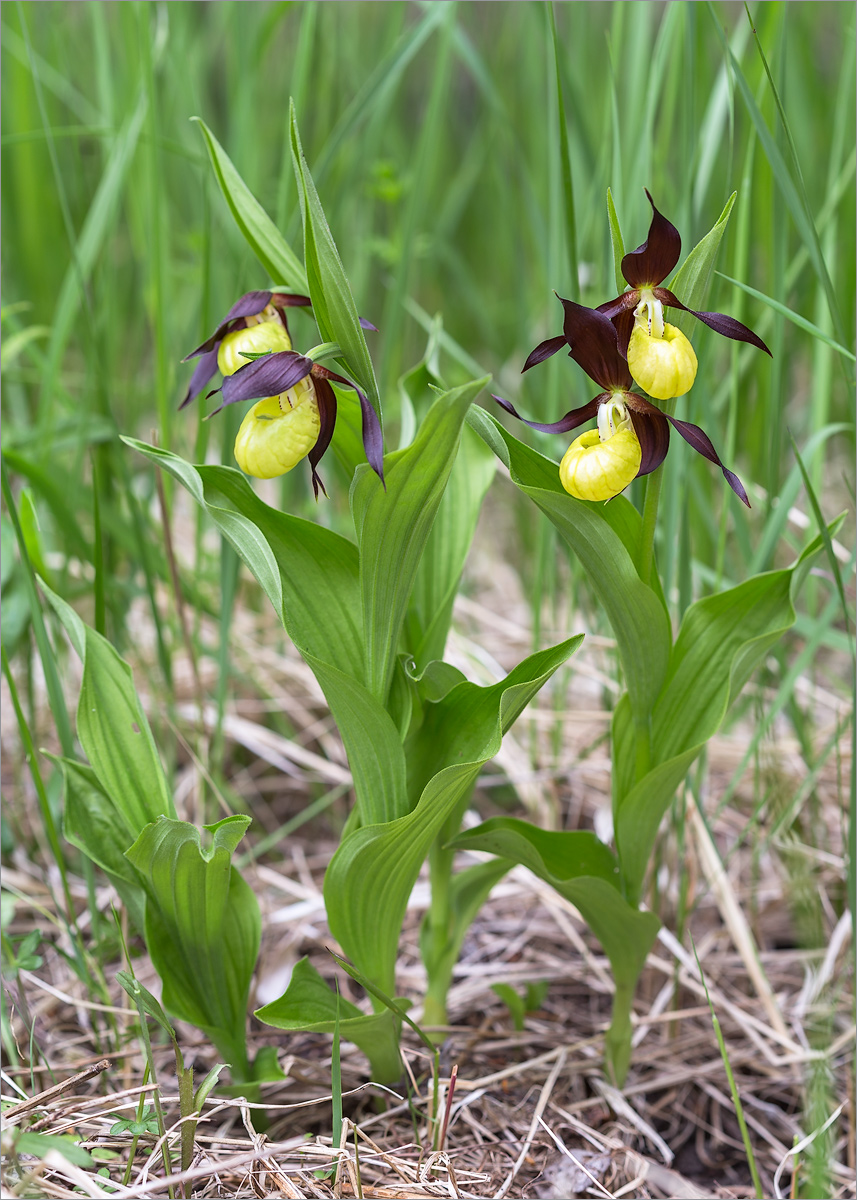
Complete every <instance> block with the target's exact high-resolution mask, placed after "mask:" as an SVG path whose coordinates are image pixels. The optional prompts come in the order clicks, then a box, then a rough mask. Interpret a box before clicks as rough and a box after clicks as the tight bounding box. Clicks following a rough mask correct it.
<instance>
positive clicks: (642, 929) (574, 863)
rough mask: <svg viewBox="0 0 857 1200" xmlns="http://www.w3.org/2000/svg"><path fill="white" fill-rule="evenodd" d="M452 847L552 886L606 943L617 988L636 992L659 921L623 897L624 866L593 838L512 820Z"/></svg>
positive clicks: (495, 820) (488, 824) (488, 825)
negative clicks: (498, 860) (493, 858)
mask: <svg viewBox="0 0 857 1200" xmlns="http://www.w3.org/2000/svg"><path fill="white" fill-rule="evenodd" d="M450 845H451V846H453V847H454V848H455V849H458V850H484V851H487V852H488V853H489V854H497V855H499V856H501V857H502V858H505V859H511V860H512V862H516V863H521V864H522V865H523V866H525V867H528V868H529V869H530V870H531V871H532V872H533V874H534V875H537V876H538V877H539V879H543V880H544V881H545V882H546V883H549V884H550V885H551V887H553V888H554V889H555V890H556V891H557V892H559V894H560V895H561V896H564V897H565V898H566V900H570V901H571V903H572V904H573V905H574V906H575V908H576V909H577V910H578V911H579V912H580V914H581V916H582V917H583V919H584V920H585V921H586V923H587V925H588V926H589V928H590V929H591V930H592V932H593V933H594V934H595V936H596V937H597V938H598V940H599V941H600V942H601V945H602V946H603V947H604V952H605V954H606V955H607V957H608V958H609V959H610V965H611V967H612V969H613V977H614V979H615V981H616V986H617V988H624V987H628V986H630V987H632V988H633V986H634V984H635V983H636V981H637V977H638V976H639V974H640V971H641V970H642V968H643V964H644V963H645V961H646V956H647V955H648V953H649V950H650V949H651V946H652V943H653V941H654V940H655V936H656V935H657V932H658V929H659V928H660V921H659V920H658V918H657V917H656V916H655V915H654V913H649V912H640V911H639V910H638V909H636V908H632V907H631V905H630V904H629V903H628V901H627V900H626V899H625V898H624V897H623V895H622V893H621V891H620V890H619V863H618V862H617V860H616V857H615V856H614V855H613V853H612V852H611V851H610V850H609V849H608V847H607V846H605V845H604V844H603V843H602V842H599V841H598V839H597V838H596V836H595V834H594V833H589V832H586V831H584V830H574V831H561V832H557V831H550V830H545V829H538V828H537V827H536V826H535V825H530V824H529V823H528V822H527V821H519V820H517V819H516V818H513V817H492V818H491V820H489V821H484V822H483V823H482V824H481V825H477V826H476V828H475V829H468V830H467V831H466V832H464V833H460V834H459V835H458V837H456V838H454V839H453V840H452V842H451V843H450Z"/></svg>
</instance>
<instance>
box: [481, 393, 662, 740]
mask: <svg viewBox="0 0 857 1200" xmlns="http://www.w3.org/2000/svg"><path fill="white" fill-rule="evenodd" d="M468 423H469V424H471V425H472V427H473V428H474V429H475V430H476V432H477V433H479V435H480V436H481V437H483V438H484V439H485V441H486V442H487V443H488V445H489V446H490V447H491V449H492V450H493V451H494V453H495V454H496V455H497V456H498V458H500V459H501V461H502V462H504V463H505V464H506V466H507V467H508V468H509V474H510V476H511V479H512V482H513V483H514V484H515V485H516V486H517V487H518V488H520V490H521V491H522V492H523V493H524V494H525V495H527V496H529V497H530V498H531V499H532V500H533V501H534V502H535V503H536V504H537V505H538V507H539V508H540V509H541V510H542V512H544V513H545V515H546V516H547V517H548V518H549V519H550V521H551V522H552V523H553V524H554V525H555V526H556V528H557V529H558V530H559V532H560V534H561V536H562V538H563V540H564V541H565V542H566V543H567V544H568V545H569V546H570V548H571V549H572V550H573V551H574V554H575V555H576V557H577V558H578V559H579V561H580V563H581V565H582V567H583V569H584V570H585V571H586V574H587V576H588V578H589V581H590V583H591V585H592V588H593V591H594V592H595V594H596V595H597V597H598V600H599V602H600V604H601V605H602V607H603V608H604V611H605V613H606V614H607V617H608V619H609V620H610V624H611V626H612V628H613V632H614V634H615V636H616V641H617V644H618V648H619V654H620V657H621V660H622V667H623V670H624V673H625V683H626V685H627V688H628V692H629V694H630V697H631V706H632V710H633V712H634V715H635V717H637V718H638V719H639V720H640V721H641V722H646V721H647V720H648V717H649V714H650V713H651V711H652V709H653V707H654V705H655V702H656V700H657V697H658V695H659V693H660V690H661V686H662V684H663V681H664V677H665V675H666V671H667V663H668V661H669V653H670V642H671V633H670V624H669V618H668V616H667V612H666V607H665V605H664V603H663V597H662V596H661V595H659V593H658V592H656V591H655V590H654V589H653V588H652V587H649V586H648V584H645V583H643V581H642V580H641V579H640V576H639V574H638V573H637V567H636V562H637V556H638V553H639V544H640V526H641V522H640V516H639V514H638V513H637V511H636V509H635V508H634V506H633V505H632V504H631V503H630V501H628V500H626V499H625V498H624V497H623V496H616V497H615V498H614V499H613V500H611V501H610V502H609V503H608V504H593V503H589V502H588V501H585V500H575V499H574V498H573V497H572V496H569V495H568V493H567V492H565V491H564V490H563V488H562V485H561V484H560V482H559V470H558V467H557V464H556V463H554V462H552V461H551V460H550V459H549V458H545V457H544V456H543V455H541V454H539V453H538V452H537V451H535V450H532V449H530V447H528V446H525V445H524V443H523V442H521V441H519V440H518V438H516V437H515V436H514V435H513V434H511V433H509V432H508V430H506V429H504V428H503V426H502V425H501V424H500V423H499V421H496V420H495V419H494V418H493V417H492V416H490V415H489V414H488V413H487V412H485V411H484V410H483V409H477V408H474V409H472V410H471V413H470V416H469V418H468Z"/></svg>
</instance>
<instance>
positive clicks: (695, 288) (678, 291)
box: [670, 192, 738, 336]
mask: <svg viewBox="0 0 857 1200" xmlns="http://www.w3.org/2000/svg"><path fill="white" fill-rule="evenodd" d="M737 195H738V193H737V192H733V193H732V195H731V196H730V197H729V199H728V200H727V201H726V204H725V206H724V208H723V212H722V213H721V214H720V216H719V217H718V218H717V220H716V222H715V223H714V226H713V227H712V228H711V229H710V230H709V231H708V233H707V234H706V235H705V237H704V238H701V239H700V241H698V242H697V244H696V245H695V246H694V248H693V249H692V250H691V252H690V254H688V256H687V258H686V259H685V260H684V262H683V263H682V265H681V267H680V268H679V270H678V271H677V272H676V274H675V276H674V277H673V280H672V282H671V284H670V290H671V291H672V292H674V293H675V295H676V296H678V298H679V300H681V302H682V304H686V305H687V307H688V308H695V309H701V308H702V306H703V303H704V301H705V297H706V296H707V294H708V288H709V286H710V283H711V276H712V274H713V272H714V260H715V259H716V258H717V251H718V250H719V248H720V242H721V241H722V239H723V235H724V233H725V232H726V226H727V224H728V222H729V214H730V213H731V212H732V206H733V205H734V203H735V197H736V196H737ZM670 320H671V321H672V322H673V324H675V325H677V326H678V327H679V328H680V329H681V330H682V332H683V333H685V334H686V335H687V336H690V334H691V333H692V332H693V328H694V326H695V324H696V318H695V317H693V316H691V314H690V313H683V312H676V313H673V314H672V316H671V317H670Z"/></svg>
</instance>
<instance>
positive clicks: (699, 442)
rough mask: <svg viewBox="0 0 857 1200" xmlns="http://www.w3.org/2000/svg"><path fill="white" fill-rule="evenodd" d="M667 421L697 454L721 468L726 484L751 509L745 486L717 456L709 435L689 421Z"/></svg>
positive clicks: (673, 419) (675, 419) (671, 418)
mask: <svg viewBox="0 0 857 1200" xmlns="http://www.w3.org/2000/svg"><path fill="white" fill-rule="evenodd" d="M667 420H668V421H669V422H670V424H671V425H672V427H673V429H675V430H677V431H678V432H679V433H680V434H681V436H682V437H683V438H684V440H685V441H686V442H687V444H688V445H689V446H692V447H693V448H694V450H695V451H696V452H697V454H701V455H702V457H703V458H707V459H708V461H709V462H712V463H714V465H715V466H717V467H719V468H720V470H721V471H722V472H723V474H724V476H725V477H726V482H727V483H728V484H729V486H730V487H731V489H732V491H733V492H734V493H735V495H736V496H737V497H738V499H739V500H741V501H742V502H743V503H744V504H746V505H747V507H748V508H749V507H750V501H749V500H748V499H747V493H746V492H745V491H744V485H743V483H742V482H741V480H740V479H739V478H738V476H737V475H734V474H733V473H732V471H728V470H727V469H726V467H724V465H723V463H722V462H721V461H720V458H719V456H718V454H717V451H716V450H715V449H714V447H713V446H712V444H711V439H710V438H709V436H708V434H707V433H704V432H703V430H701V429H700V428H699V426H698V425H691V423H690V422H689V421H679V420H677V418H676V417H668V418H667Z"/></svg>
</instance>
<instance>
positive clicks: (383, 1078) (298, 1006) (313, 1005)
mask: <svg viewBox="0 0 857 1200" xmlns="http://www.w3.org/2000/svg"><path fill="white" fill-rule="evenodd" d="M401 1003H402V1004H407V1003H408V1001H406V1000H403V1001H402V1002H401ZM256 1016H257V1017H258V1018H259V1020H260V1021H263V1022H264V1023H265V1024H266V1025H272V1026H273V1027H274V1028H275V1029H285V1030H289V1031H291V1032H302V1033H333V1032H334V1030H335V1029H336V1027H337V1024H338V1027H339V1033H340V1037H342V1038H343V1039H345V1040H347V1041H350V1042H354V1044H355V1045H356V1046H358V1047H359V1048H360V1049H361V1050H362V1051H363V1053H364V1054H365V1055H366V1057H367V1058H368V1059H369V1063H370V1066H371V1068H372V1077H373V1078H374V1079H376V1080H377V1081H378V1082H379V1083H389V1082H392V1081H395V1080H397V1079H398V1078H399V1076H400V1074H401V1056H400V1054H399V1028H400V1024H401V1023H400V1021H399V1020H398V1018H397V1017H396V1016H395V1015H394V1014H393V1013H392V1012H391V1011H390V1010H389V1009H387V1008H385V1009H384V1010H383V1011H382V1012H377V1013H363V1012H361V1011H360V1009H359V1008H358V1007H357V1006H356V1005H355V1004H352V1003H351V1002H350V1001H349V1000H346V999H344V998H343V997H342V996H338V995H337V994H336V992H334V991H333V990H332V988H330V987H329V986H328V985H327V984H326V983H325V981H324V980H323V979H322V977H321V975H320V974H319V973H318V971H317V970H316V969H315V967H314V966H313V965H312V963H311V962H310V961H309V959H308V958H302V959H300V960H299V961H298V962H297V963H295V966H294V969H293V971H292V977H291V979H290V980H289V985H288V987H287V988H286V990H285V992H284V993H283V994H282V996H280V997H279V999H278V1000H272V1001H271V1003H270V1004H266V1005H264V1006H263V1007H262V1008H260V1009H257V1011H256Z"/></svg>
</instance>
